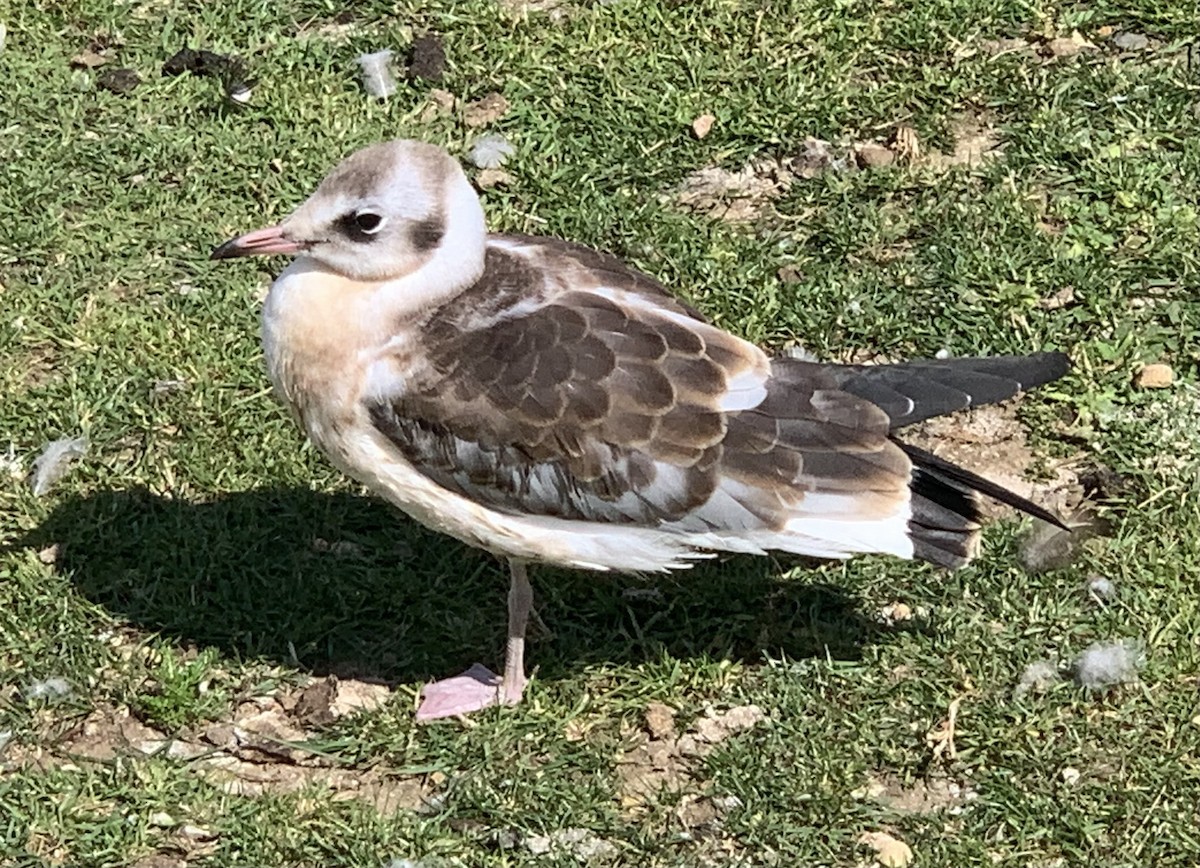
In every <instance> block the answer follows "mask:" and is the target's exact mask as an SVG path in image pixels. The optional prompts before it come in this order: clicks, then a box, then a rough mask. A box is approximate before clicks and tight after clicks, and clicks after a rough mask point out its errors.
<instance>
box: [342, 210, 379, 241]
mask: <svg viewBox="0 0 1200 868" xmlns="http://www.w3.org/2000/svg"><path fill="white" fill-rule="evenodd" d="M384 222H385V221H384V219H383V215H382V214H378V213H376V212H374V211H351V212H350V213H348V214H343V215H342V216H341V217H339V218H338V219H337V223H336V225H337V229H338V231H339V232H341V233H342V234H343V235H345V236H346V237H347V238H349V239H350V240H351V241H373V240H374V239H375V236H376V235H377V234H378V233H379V230H380V229H382V228H383V224H384Z"/></svg>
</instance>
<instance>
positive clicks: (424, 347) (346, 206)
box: [212, 141, 1067, 719]
mask: <svg viewBox="0 0 1200 868" xmlns="http://www.w3.org/2000/svg"><path fill="white" fill-rule="evenodd" d="M276 253H287V254H294V255H295V259H294V260H293V262H292V263H291V265H289V266H288V267H287V268H286V269H285V270H284V271H283V273H282V274H280V275H279V277H278V279H276V281H275V283H274V285H273V286H272V287H271V291H270V294H269V295H268V297H267V301H266V305H265V308H264V311H263V347H264V350H265V353H266V359H267V366H268V370H269V373H270V377H271V380H272V382H273V383H274V385H275V388H276V390H277V392H278V393H279V395H280V396H281V397H282V398H283V400H284V401H285V402H286V403H287V405H288V406H289V407H290V408H291V410H292V412H293V414H294V416H295V418H296V420H297V422H298V423H299V424H300V426H301V427H302V428H303V429H304V430H305V432H307V434H308V436H309V437H310V438H311V439H312V440H313V442H314V443H316V444H317V445H318V446H319V447H320V448H321V449H322V450H323V451H324V452H325V453H326V454H327V455H328V456H329V458H330V459H331V460H332V461H333V463H334V464H336V465H337V466H338V467H339V468H341V469H342V470H343V471H344V472H346V473H348V474H349V475H351V476H353V477H354V478H356V479H358V480H360V481H361V482H363V483H364V484H366V485H367V486H368V487H370V488H371V489H372V490H374V491H376V492H378V493H379V494H380V495H382V496H383V497H385V498H386V499H387V500H389V501H391V502H392V503H394V504H395V505H396V506H398V507H399V508H400V509H402V510H403V511H404V512H406V513H407V514H408V515H410V516H412V517H413V518H415V519H416V520H417V521H419V522H421V523H423V524H425V525H427V526H429V527H431V528H434V529H435V530H438V531H441V532H443V533H446V534H449V535H450V536H453V537H455V538H457V539H459V540H462V541H463V542H465V543H467V544H469V545H473V546H477V547H479V548H482V549H486V550H487V551H490V552H493V553H494V554H496V555H499V556H501V557H504V558H506V559H507V561H508V564H509V568H510V572H511V588H510V591H509V597H508V619H509V623H508V650H507V655H506V661H505V667H504V675H503V677H498V676H496V675H494V674H493V673H492V672H490V671H489V670H487V669H485V668H484V667H483V666H481V665H479V664H476V665H474V666H472V667H471V668H470V669H468V670H467V671H466V672H465V673H463V674H462V675H459V676H457V677H455V678H450V679H448V680H445V681H440V682H437V683H434V684H430V685H427V686H426V688H425V690H424V693H423V702H422V704H421V707H420V709H419V710H418V712H417V716H418V718H420V719H432V718H437V717H446V716H451V715H458V714H466V713H469V712H472V711H476V710H478V709H481V708H485V707H487V706H489V705H493V704H496V703H498V702H499V703H503V704H506V705H512V704H515V703H517V702H519V701H520V699H521V694H522V692H523V690H524V687H525V667H524V660H523V656H524V655H523V651H524V637H525V626H526V620H527V618H528V615H529V610H530V604H531V598H532V593H531V589H530V585H529V581H528V579H527V578H526V571H525V565H526V563H527V562H530V561H534V562H543V563H551V564H557V565H560V566H568V567H577V568H580V569H590V570H631V571H633V570H636V571H659V570H671V569H678V568H681V567H686V566H688V565H690V564H691V563H692V562H693V560H695V559H696V558H704V557H709V556H711V555H712V554H713V553H714V552H721V551H726V552H750V553H754V554H762V553H764V552H767V551H771V550H779V551H785V552H794V553H797V554H802V555H810V556H815V557H823V558H846V557H849V556H851V555H854V554H860V553H869V552H879V553H887V554H892V555H896V556H898V557H902V558H913V557H917V558H922V559H924V560H927V561H931V562H933V563H935V564H939V565H942V566H946V567H956V566H960V565H962V564H964V563H966V562H967V560H969V559H970V558H971V557H972V556H973V555H974V553H975V551H976V548H977V543H978V538H979V523H978V519H979V512H978V507H977V497H978V494H979V493H984V494H987V495H990V496H992V497H995V498H998V499H1000V500H1002V501H1004V502H1006V503H1009V504H1012V505H1014V506H1016V507H1017V508H1019V509H1022V510H1024V511H1026V512H1028V513H1031V514H1033V515H1036V516H1038V517H1040V518H1043V519H1046V520H1049V521H1054V520H1055V519H1054V517H1053V516H1052V515H1050V514H1049V513H1047V512H1045V511H1044V510H1042V509H1040V508H1039V507H1037V506H1036V505H1034V504H1032V503H1030V502H1028V501H1025V500H1022V499H1021V498H1019V497H1017V496H1016V495H1014V494H1012V493H1011V492H1008V491H1006V490H1004V489H1002V488H1000V487H999V486H997V485H995V484H992V483H989V482H988V481H986V480H985V479H983V478H981V477H979V476H976V475H974V474H972V473H969V472H967V471H966V470H963V469H961V468H958V467H955V466H953V465H951V464H948V463H946V462H944V461H942V460H940V459H938V458H936V457H935V456H933V455H931V454H929V453H926V452H923V451H920V450H918V449H916V448H913V447H910V446H906V445H905V444H903V443H900V442H899V441H898V440H896V439H895V437H894V436H893V435H894V431H895V430H896V429H897V428H899V427H901V426H904V425H908V424H911V423H913V422H918V421H921V420H922V419H928V418H930V417H932V416H938V415H941V414H944V413H949V412H952V411H954V410H960V409H963V408H965V407H970V406H975V405H979V404H986V403H991V402H994V401H1001V400H1004V399H1005V398H1009V397H1011V396H1012V395H1014V394H1016V393H1017V392H1018V391H1020V390H1022V389H1027V388H1029V387H1032V386H1036V385H1040V384H1042V383H1046V382H1049V381H1050V380H1054V379H1056V378H1058V377H1060V376H1061V375H1062V374H1063V373H1064V372H1065V371H1066V370H1067V359H1066V357H1065V356H1063V355H1061V354H1058V353H1039V354H1036V355H1031V356H1025V357H1012V356H1009V357H996V358H962V359H947V360H945V361H936V360H934V361H918V362H907V363H903V364H896V365H880V366H865V367H864V366H855V365H833V364H820V363H814V362H809V361H803V360H799V359H792V358H787V357H783V358H771V357H769V356H767V355H766V354H765V353H764V352H763V351H762V350H760V349H759V348H758V347H756V346H754V345H753V344H750V343H747V342H746V341H744V340H741V339H740V338H738V337H735V336H734V335H732V334H729V333H728V332H726V331H723V330H721V329H720V328H717V327H716V326H713V325H710V324H708V323H707V322H706V321H705V320H704V318H703V317H702V316H701V315H700V314H699V313H698V312H697V311H695V310H694V309H692V308H691V307H689V306H687V305H686V304H684V303H683V302H681V301H679V300H677V299H675V298H673V297H672V296H671V295H670V294H669V293H668V291H667V290H666V289H665V288H664V287H663V286H662V285H661V284H659V283H658V282H657V281H655V280H654V279H653V278H650V277H648V276H646V275H644V274H641V273H639V272H637V271H635V270H634V269H632V268H630V267H629V266H628V265H626V264H624V263H623V262H621V261H620V260H618V259H616V258H614V257H612V256H608V255H606V254H603V253H599V252H597V251H595V250H591V249H589V248H587V247H583V246H581V245H577V244H572V243H569V242H566V241H560V240H557V239H553V238H533V237H527V236H520V235H490V234H488V232H487V229H486V226H485V224H484V217H483V210H482V208H481V207H480V203H479V199H478V197H477V196H476V195H475V191H474V190H473V189H472V188H471V185H470V183H469V182H468V181H467V178H466V176H465V175H464V174H463V171H462V169H461V168H460V167H459V165H458V163H457V162H455V161H454V160H453V159H452V158H451V157H450V156H449V155H448V154H447V153H445V152H444V151H442V150H441V149H439V148H437V147H434V146H432V145H428V144H423V143H420V142H414V141H395V142H387V143H383V144H377V145H372V146H371V147H368V148H365V149H363V150H361V151H358V152H357V153H355V154H353V155H351V156H350V157H348V158H347V159H346V160H345V161H343V162H342V163H341V164H340V165H338V166H337V167H336V168H335V169H334V170H333V171H332V172H331V173H330V174H329V176H328V177H326V178H325V180H324V181H322V182H321V185H320V186H319V187H318V188H317V191H316V192H315V193H314V194H313V195H312V196H311V197H310V198H309V199H308V200H307V201H306V202H304V203H303V204H302V205H301V206H300V207H299V208H298V209H297V210H296V211H295V213H293V214H292V215H291V216H290V217H288V218H287V219H286V220H284V221H283V222H282V223H280V224H279V225H278V226H272V227H269V228H266V229H260V230H257V231H255V232H250V233H247V234H246V235H242V236H240V237H238V238H235V239H233V240H232V241H229V242H227V243H225V244H223V245H221V246H220V247H218V248H217V249H216V250H215V251H214V252H213V254H212V256H213V258H214V259H226V258H232V257H236V256H249V255H254V254H276Z"/></svg>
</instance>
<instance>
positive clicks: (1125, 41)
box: [1112, 33, 1150, 51]
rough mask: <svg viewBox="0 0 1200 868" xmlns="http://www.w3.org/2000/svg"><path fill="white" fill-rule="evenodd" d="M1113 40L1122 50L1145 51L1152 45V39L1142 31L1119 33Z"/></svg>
mask: <svg viewBox="0 0 1200 868" xmlns="http://www.w3.org/2000/svg"><path fill="white" fill-rule="evenodd" d="M1112 41H1113V45H1115V46H1117V48H1119V49H1121V50H1122V51H1145V50H1146V48H1147V47H1148V46H1149V45H1150V40H1149V39H1147V38H1146V37H1145V36H1144V35H1142V34H1141V33H1118V34H1117V35H1116V36H1114V37H1113V39H1112Z"/></svg>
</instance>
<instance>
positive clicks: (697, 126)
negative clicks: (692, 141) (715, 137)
mask: <svg viewBox="0 0 1200 868" xmlns="http://www.w3.org/2000/svg"><path fill="white" fill-rule="evenodd" d="M716 122H717V119H716V117H715V116H713V115H700V117H698V118H696V119H695V120H694V121H692V135H694V136H695V137H696V138H698V139H702V138H704V137H705V136H707V135H708V134H709V132H710V131H711V130H712V128H713V124H715V123H716Z"/></svg>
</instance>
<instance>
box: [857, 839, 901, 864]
mask: <svg viewBox="0 0 1200 868" xmlns="http://www.w3.org/2000/svg"><path fill="white" fill-rule="evenodd" d="M858 843H860V844H865V845H866V846H868V847H870V848H871V849H872V850H874V851H875V860H876V861H877V862H878V863H879V864H880V865H882V866H883V868H906V866H907V865H908V864H909V863H911V862H912V860H913V851H912V848H911V847H909V846H908V845H907V844H905V843H904V842H903V841H901V840H900V839H899V838H896V837H895V836H893V835H889V834H888V833H887V832H863V833H862V834H861V835H860V836H859V838H858Z"/></svg>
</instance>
